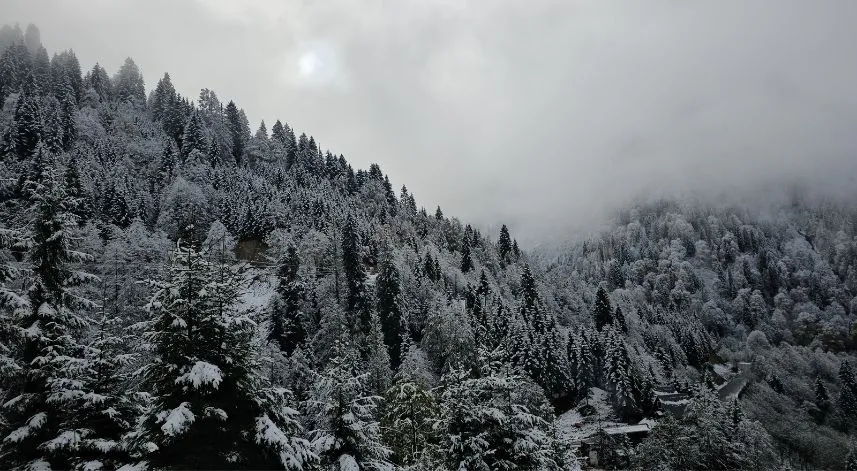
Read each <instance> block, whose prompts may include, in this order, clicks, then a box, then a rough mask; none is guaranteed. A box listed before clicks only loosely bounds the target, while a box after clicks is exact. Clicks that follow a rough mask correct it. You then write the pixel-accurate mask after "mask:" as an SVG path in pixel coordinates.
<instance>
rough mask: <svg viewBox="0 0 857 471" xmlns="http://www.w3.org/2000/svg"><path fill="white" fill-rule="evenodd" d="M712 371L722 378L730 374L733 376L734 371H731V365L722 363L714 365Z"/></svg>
mask: <svg viewBox="0 0 857 471" xmlns="http://www.w3.org/2000/svg"><path fill="white" fill-rule="evenodd" d="M714 372H715V373H717V374H718V375H719V376H720V377H721V378H723V379H729V378H731V377H732V376H735V373H734V372H732V367H731V366H729V365H725V364H723V363H718V364H716V365H714Z"/></svg>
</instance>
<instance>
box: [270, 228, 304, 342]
mask: <svg viewBox="0 0 857 471" xmlns="http://www.w3.org/2000/svg"><path fill="white" fill-rule="evenodd" d="M299 268H300V258H299V257H298V249H297V248H296V247H295V246H294V245H293V244H289V246H288V247H286V250H285V253H284V254H283V256H282V258H281V260H279V261H278V262H277V272H276V274H277V278H278V283H277V288H276V290H275V294H274V297H273V298H272V299H271V304H270V313H271V314H270V315H271V330H270V332H269V340H271V341H274V342H277V345H279V347H280V350H281V351H282V352H283V353H285V354H286V355H291V354H292V352H294V351H295V349H296V348H298V347H300V346H301V345H302V344H303V342H304V341H305V340H306V335H307V334H306V328H305V327H304V320H303V319H302V315H301V311H300V307H301V303H302V301H303V294H304V286H303V281H302V280H301V277H300V275H299V273H298V269H299Z"/></svg>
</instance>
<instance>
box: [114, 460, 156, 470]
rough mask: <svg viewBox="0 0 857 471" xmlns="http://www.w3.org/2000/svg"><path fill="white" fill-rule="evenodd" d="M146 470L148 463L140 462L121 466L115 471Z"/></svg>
mask: <svg viewBox="0 0 857 471" xmlns="http://www.w3.org/2000/svg"><path fill="white" fill-rule="evenodd" d="M148 469H149V463H148V462H146V461H141V462H139V463H134V464H126V465H122V467H120V468H119V469H117V470H116V471H147V470H148Z"/></svg>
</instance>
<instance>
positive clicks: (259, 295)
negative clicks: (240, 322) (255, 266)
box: [238, 270, 274, 312]
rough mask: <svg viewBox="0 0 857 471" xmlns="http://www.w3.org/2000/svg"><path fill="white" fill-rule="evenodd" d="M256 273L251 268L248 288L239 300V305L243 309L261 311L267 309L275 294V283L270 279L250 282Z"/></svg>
mask: <svg viewBox="0 0 857 471" xmlns="http://www.w3.org/2000/svg"><path fill="white" fill-rule="evenodd" d="M255 274H256V273H254V270H249V271H248V273H247V275H246V278H247V280H248V283H246V285H247V289H246V290H244V292H243V293H242V294H241V297H240V298H239V300H238V307H239V309H240V310H241V311H253V312H260V311H262V310H263V309H265V308H266V307H267V306H268V304H270V302H271V298H272V297H273V296H274V285H273V284H272V283H271V282H268V281H259V282H256V283H252V284H251V283H249V280H252V279H253V278H254V276H255Z"/></svg>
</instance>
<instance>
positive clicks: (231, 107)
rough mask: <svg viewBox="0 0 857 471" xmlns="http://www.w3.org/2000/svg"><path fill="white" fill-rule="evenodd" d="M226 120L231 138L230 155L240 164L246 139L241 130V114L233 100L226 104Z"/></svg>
mask: <svg viewBox="0 0 857 471" xmlns="http://www.w3.org/2000/svg"><path fill="white" fill-rule="evenodd" d="M226 122H227V124H228V126H229V135H230V137H231V139H232V157H234V158H235V163H236V164H238V165H239V166H240V165H241V162H242V159H243V158H244V144H245V143H246V141H247V139H246V136H245V135H244V134H243V132H242V131H243V129H242V122H241V114H240V112H239V111H238V107H237V106H235V102H233V101H230V102H229V104H227V105H226Z"/></svg>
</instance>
